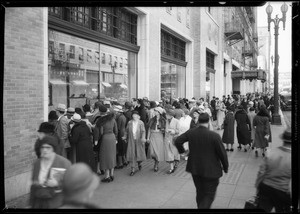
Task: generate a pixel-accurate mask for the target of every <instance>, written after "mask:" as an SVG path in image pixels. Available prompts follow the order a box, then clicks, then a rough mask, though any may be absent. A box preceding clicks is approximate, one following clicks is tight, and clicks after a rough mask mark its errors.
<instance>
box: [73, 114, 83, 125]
mask: <svg viewBox="0 0 300 214" xmlns="http://www.w3.org/2000/svg"><path fill="white" fill-rule="evenodd" d="M71 120H72V121H74V122H76V123H79V122H80V121H81V116H80V114H77V113H75V114H74V115H73V117H71Z"/></svg>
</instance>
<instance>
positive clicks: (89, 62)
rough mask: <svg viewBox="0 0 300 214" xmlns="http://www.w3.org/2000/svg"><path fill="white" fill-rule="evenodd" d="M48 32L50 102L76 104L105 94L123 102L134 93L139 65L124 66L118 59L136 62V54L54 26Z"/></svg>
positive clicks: (76, 105)
mask: <svg viewBox="0 0 300 214" xmlns="http://www.w3.org/2000/svg"><path fill="white" fill-rule="evenodd" d="M48 35H49V54H48V57H49V60H48V62H49V106H52V107H53V108H55V106H57V105H58V104H59V103H63V104H66V105H67V107H74V108H75V107H82V106H83V105H84V104H86V103H88V104H91V103H94V102H95V101H97V100H98V99H100V98H105V97H106V98H112V99H117V100H118V101H120V102H125V101H127V100H129V99H131V97H135V94H136V70H135V69H136V66H135V64H134V63H133V65H132V66H131V67H132V68H131V69H128V68H127V66H126V68H125V65H124V66H120V62H119V63H118V59H121V58H122V59H124V60H127V59H130V58H131V59H133V60H131V61H132V62H135V58H136V54H133V53H130V52H128V51H124V50H121V49H118V48H113V47H111V46H108V45H102V44H99V43H96V42H92V41H88V40H85V39H81V38H77V37H74V36H71V35H68V34H64V33H60V32H57V31H54V30H49V34H48ZM100 56H101V60H100V59H99V57H100ZM112 56H114V57H112ZM106 57H109V58H106ZM129 57H130V58H129ZM110 62H112V63H110ZM129 83H131V84H133V85H131V86H130V87H129V86H128V84H129ZM49 109H50V110H52V108H49Z"/></svg>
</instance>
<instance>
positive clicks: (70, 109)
mask: <svg viewBox="0 0 300 214" xmlns="http://www.w3.org/2000/svg"><path fill="white" fill-rule="evenodd" d="M67 112H68V113H75V108H72V107H69V108H68V109H67Z"/></svg>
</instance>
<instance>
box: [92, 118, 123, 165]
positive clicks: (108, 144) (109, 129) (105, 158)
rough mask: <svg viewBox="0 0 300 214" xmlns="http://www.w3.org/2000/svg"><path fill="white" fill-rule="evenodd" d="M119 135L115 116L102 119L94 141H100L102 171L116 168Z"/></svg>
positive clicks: (97, 127) (95, 130)
mask: <svg viewBox="0 0 300 214" xmlns="http://www.w3.org/2000/svg"><path fill="white" fill-rule="evenodd" d="M117 135H118V127H117V123H116V121H115V119H114V114H108V115H106V116H103V117H101V118H100V119H99V120H98V121H97V123H96V128H95V129H94V139H100V142H99V143H100V152H99V160H100V169H101V170H106V169H113V168H114V167H115V166H116V153H117V151H116V150H117V147H116V142H117V139H116V136H117Z"/></svg>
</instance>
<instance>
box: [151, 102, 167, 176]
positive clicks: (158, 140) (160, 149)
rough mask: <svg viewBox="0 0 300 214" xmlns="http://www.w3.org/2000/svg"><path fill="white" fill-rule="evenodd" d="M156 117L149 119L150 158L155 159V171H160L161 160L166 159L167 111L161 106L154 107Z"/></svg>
mask: <svg viewBox="0 0 300 214" xmlns="http://www.w3.org/2000/svg"><path fill="white" fill-rule="evenodd" d="M154 115H155V116H154V117H153V118H151V120H150V121H149V125H148V127H149V131H148V136H147V142H149V148H148V154H147V156H148V158H152V159H154V172H157V171H158V164H159V162H160V161H165V147H164V135H165V129H166V118H165V111H164V109H163V108H161V107H156V108H155V109H154Z"/></svg>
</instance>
